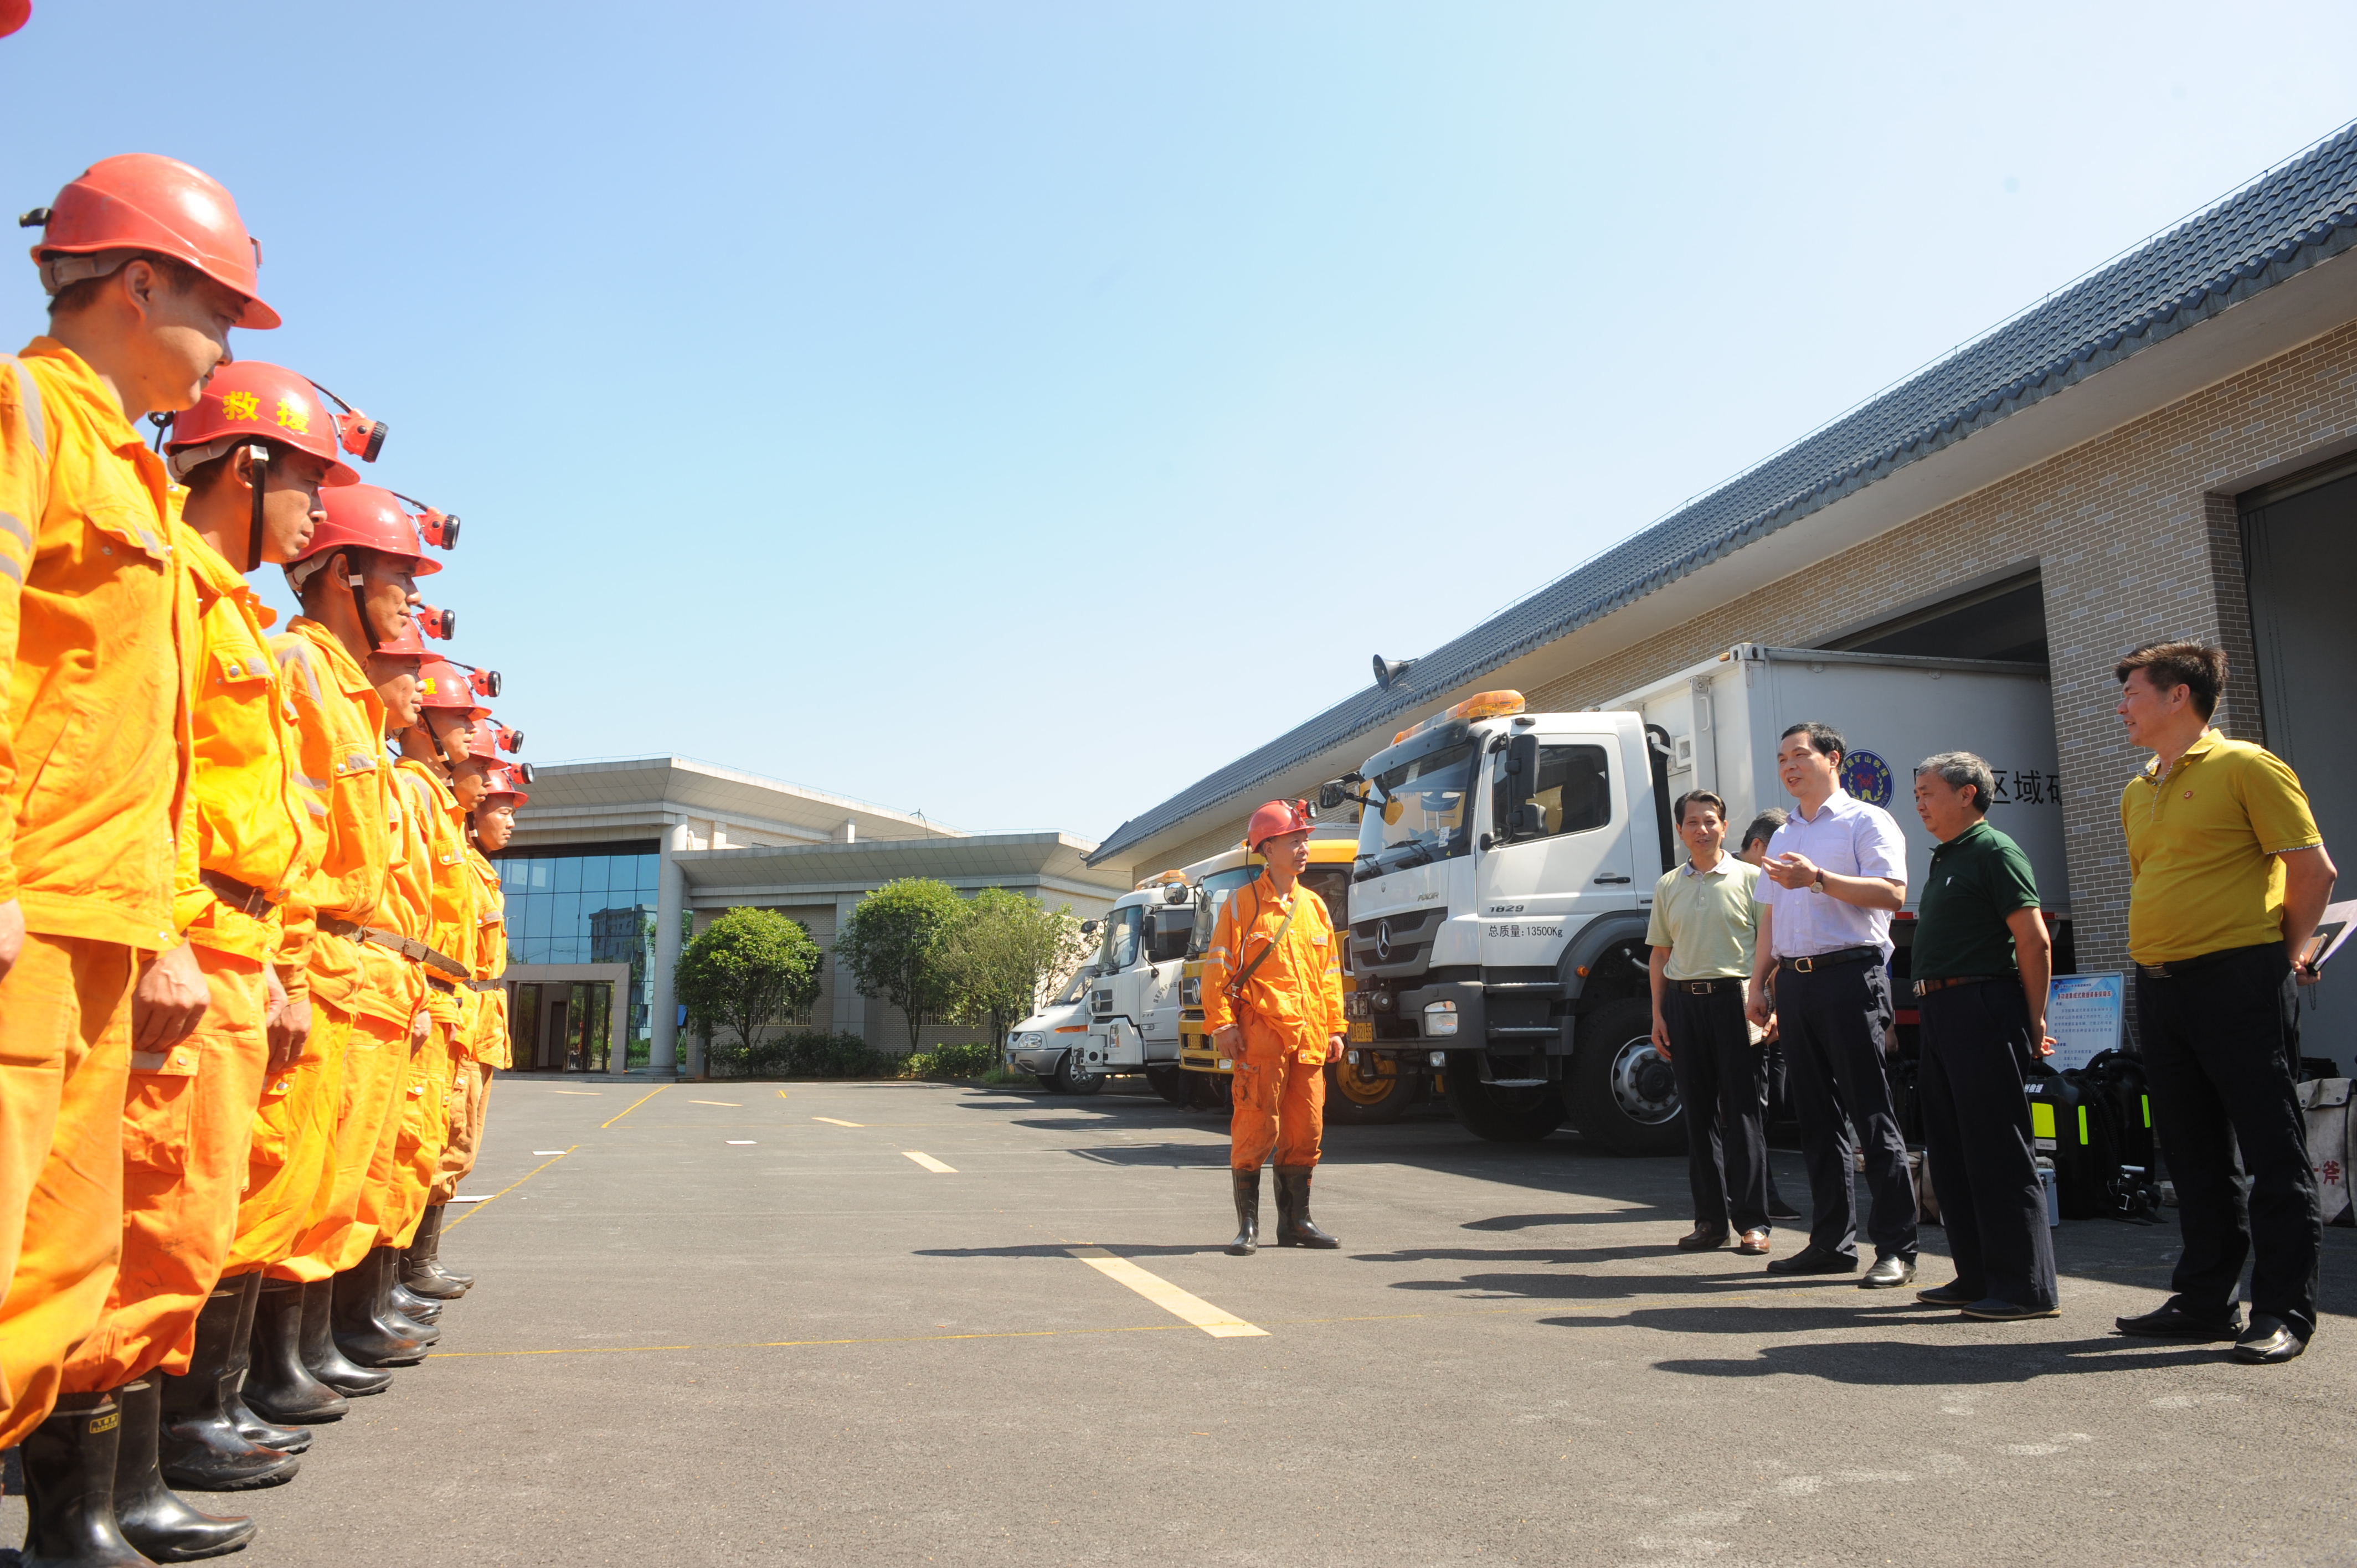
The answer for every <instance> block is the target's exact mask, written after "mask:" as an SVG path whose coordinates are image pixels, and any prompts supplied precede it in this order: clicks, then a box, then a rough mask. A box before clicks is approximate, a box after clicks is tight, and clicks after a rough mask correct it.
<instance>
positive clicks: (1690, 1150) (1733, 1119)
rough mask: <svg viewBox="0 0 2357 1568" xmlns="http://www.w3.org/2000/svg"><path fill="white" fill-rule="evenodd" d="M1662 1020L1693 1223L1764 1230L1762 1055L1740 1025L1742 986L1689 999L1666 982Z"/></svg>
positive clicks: (1765, 1159)
mask: <svg viewBox="0 0 2357 1568" xmlns="http://www.w3.org/2000/svg"><path fill="white" fill-rule="evenodd" d="M1662 1021H1663V1023H1664V1024H1666V1025H1667V1026H1669V1031H1670V1070H1671V1071H1673V1072H1674V1073H1675V1074H1676V1075H1677V1079H1678V1103H1679V1104H1680V1105H1681V1106H1683V1107H1684V1110H1685V1124H1686V1176H1687V1178H1688V1179H1689V1180H1690V1181H1691V1182H1692V1183H1693V1185H1694V1207H1695V1223H1696V1224H1698V1225H1718V1226H1724V1225H1727V1224H1728V1223H1730V1222H1731V1223H1732V1224H1733V1225H1734V1227H1735V1229H1737V1230H1767V1229H1768V1137H1767V1129H1766V1128H1765V1126H1764V1125H1763V1124H1762V1123H1763V1118H1762V1117H1761V1115H1760V1096H1761V1093H1762V1090H1761V1084H1762V1080H1763V1078H1764V1075H1765V1055H1764V1053H1763V1052H1762V1051H1761V1050H1760V1048H1759V1047H1755V1046H1754V1045H1752V1043H1751V1031H1750V1030H1749V1028H1748V1027H1747V1026H1745V1024H1744V1021H1743V988H1742V987H1741V986H1739V985H1730V986H1727V987H1725V988H1723V989H1721V990H1717V991H1714V992H1712V993H1710V994H1709V995H1707V996H1696V995H1694V994H1692V993H1689V992H1686V991H1684V990H1682V989H1680V987H1679V983H1678V982H1676V981H1674V980H1673V981H1671V982H1670V983H1669V989H1668V992H1667V993H1666V994H1665V995H1664V996H1663V1007H1662Z"/></svg>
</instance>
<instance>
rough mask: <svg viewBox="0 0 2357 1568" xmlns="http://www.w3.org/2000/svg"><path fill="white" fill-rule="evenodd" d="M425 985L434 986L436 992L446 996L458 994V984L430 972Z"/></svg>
mask: <svg viewBox="0 0 2357 1568" xmlns="http://www.w3.org/2000/svg"><path fill="white" fill-rule="evenodd" d="M425 983H426V984H428V985H430V986H432V987H433V988H434V989H435V990H436V991H438V992H440V993H442V994H444V995H445V996H455V995H457V993H458V984H457V982H456V981H452V980H445V979H443V978H442V977H441V976H440V975H438V974H434V973H431V972H429V973H428V974H427V975H426V976H425Z"/></svg>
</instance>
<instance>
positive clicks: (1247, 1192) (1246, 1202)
mask: <svg viewBox="0 0 2357 1568" xmlns="http://www.w3.org/2000/svg"><path fill="white" fill-rule="evenodd" d="M1228 1176H1229V1178H1230V1182H1231V1184H1232V1186H1233V1187H1234V1188H1235V1197H1236V1239H1235V1240H1232V1241H1231V1242H1229V1243H1228V1256H1230V1257H1231V1258H1249V1257H1251V1256H1252V1255H1253V1254H1254V1252H1257V1251H1260V1171H1259V1169H1258V1168H1257V1167H1254V1169H1252V1170H1248V1171H1240V1170H1230V1171H1229V1172H1228Z"/></svg>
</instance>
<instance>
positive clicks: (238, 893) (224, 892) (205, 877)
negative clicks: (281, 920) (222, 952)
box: [197, 871, 274, 920]
mask: <svg viewBox="0 0 2357 1568" xmlns="http://www.w3.org/2000/svg"><path fill="white" fill-rule="evenodd" d="M197 880H198V881H199V882H201V883H203V884H204V885H205V886H207V887H209V888H210V889H211V890H212V895H213V897H216V898H218V899H220V900H221V902H222V903H224V904H226V905H228V906H229V907H230V908H232V909H235V910H237V911H238V912H239V913H240V914H244V915H251V916H253V918H255V919H257V920H259V919H262V918H264V917H265V916H267V915H268V914H269V913H270V911H271V909H272V908H274V905H273V904H272V902H271V897H270V895H269V894H267V893H264V891H263V890H262V889H261V888H259V887H255V886H252V885H251V884H248V883H243V882H240V881H239V880H238V879H237V878H236V877H234V876H224V875H221V873H220V872H218V871H199V872H198V873H197Z"/></svg>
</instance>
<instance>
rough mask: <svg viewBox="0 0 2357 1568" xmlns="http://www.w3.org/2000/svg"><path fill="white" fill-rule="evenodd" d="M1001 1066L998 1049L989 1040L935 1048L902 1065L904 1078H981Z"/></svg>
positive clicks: (917, 1053)
mask: <svg viewBox="0 0 2357 1568" xmlns="http://www.w3.org/2000/svg"><path fill="white" fill-rule="evenodd" d="M997 1065H998V1047H996V1046H994V1045H992V1044H990V1043H989V1042H988V1041H986V1040H976V1041H975V1042H974V1043H973V1044H972V1045H964V1046H935V1047H933V1048H932V1049H931V1050H930V1051H919V1052H916V1053H915V1054H913V1055H911V1056H910V1057H909V1058H908V1059H907V1060H905V1061H903V1062H902V1063H901V1064H900V1076H901V1077H902V1078H978V1077H980V1076H981V1075H982V1074H984V1073H985V1072H988V1071H989V1070H990V1069H992V1068H995V1067H996V1066H997Z"/></svg>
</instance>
